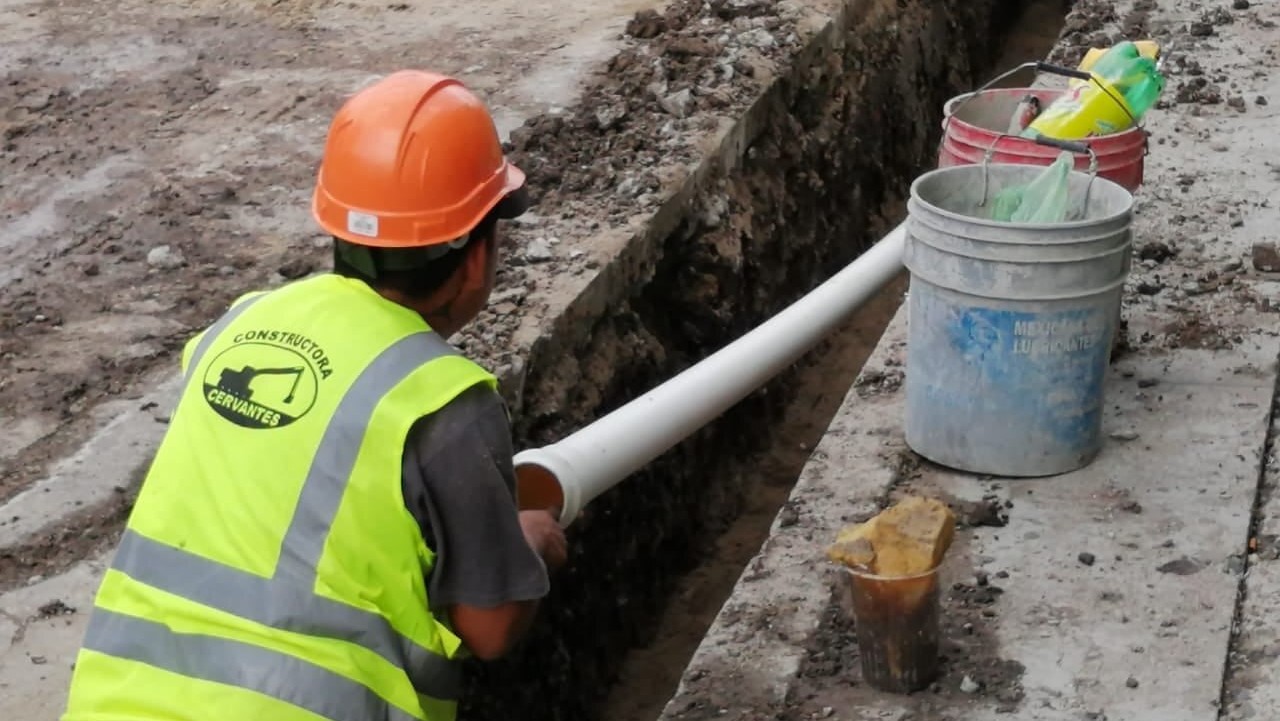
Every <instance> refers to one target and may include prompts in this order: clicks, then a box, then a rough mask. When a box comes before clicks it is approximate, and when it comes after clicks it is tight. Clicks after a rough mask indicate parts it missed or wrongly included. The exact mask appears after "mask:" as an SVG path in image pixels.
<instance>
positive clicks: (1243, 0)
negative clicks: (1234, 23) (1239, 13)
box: [1231, 0, 1249, 10]
mask: <svg viewBox="0 0 1280 721" xmlns="http://www.w3.org/2000/svg"><path fill="white" fill-rule="evenodd" d="M1231 9H1232V10H1248V9H1249V0H1232V2H1231Z"/></svg>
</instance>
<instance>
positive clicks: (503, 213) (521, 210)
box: [493, 161, 532, 220]
mask: <svg viewBox="0 0 1280 721" xmlns="http://www.w3.org/2000/svg"><path fill="white" fill-rule="evenodd" d="M507 187H508V188H511V191H509V192H508V193H507V195H504V196H503V197H502V200H499V201H498V205H495V206H494V207H493V213H494V215H497V216H498V218H499V219H500V220H511V219H512V218H520V216H521V215H524V214H525V213H526V211H527V210H529V207H530V206H531V205H532V200H531V198H530V197H529V187H527V186H525V172H524V170H521V169H520V168H516V166H515V165H512V164H511V163H509V161H508V163H507Z"/></svg>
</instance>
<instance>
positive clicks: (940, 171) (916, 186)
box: [910, 163, 1134, 230]
mask: <svg viewBox="0 0 1280 721" xmlns="http://www.w3.org/2000/svg"><path fill="white" fill-rule="evenodd" d="M1002 168H1003V169H1012V170H1013V172H1016V173H1027V172H1036V171H1043V170H1044V167H1041V166H1038V165H1028V164H1025V163H990V164H987V165H953V166H951V167H949V168H935V169H934V170H930V171H928V172H926V173H924V174H922V175H920V177H918V178H916V179H915V180H914V181H912V182H911V195H910V200H911V201H912V202H915V203H919V204H920V205H921V206H923V207H924V208H925V209H926V210H928V211H929V212H930V213H934V214H936V215H940V216H942V217H944V218H950V219H953V220H956V221H959V222H962V223H969V224H970V225H979V226H983V227H987V228H1004V229H1009V228H1017V229H1020V230H1055V229H1067V228H1088V227H1090V226H1094V225H1102V224H1104V223H1108V222H1112V221H1118V220H1121V219H1122V218H1124V217H1125V216H1132V214H1133V205H1134V195H1133V193H1131V192H1129V190H1128V189H1127V188H1125V187H1124V186H1123V185H1120V184H1119V183H1117V182H1115V181H1114V180H1109V179H1107V178H1103V177H1101V176H1093V177H1092V178H1090V175H1089V173H1082V172H1080V171H1078V170H1074V169H1073V170H1070V171H1068V173H1069V175H1072V176H1080V177H1082V178H1084V179H1085V180H1086V182H1091V183H1093V184H1094V189H1093V192H1097V191H1098V189H1099V188H1098V187H1097V184H1099V183H1100V184H1101V185H1102V188H1107V189H1114V190H1116V191H1119V192H1121V193H1123V194H1124V196H1125V198H1127V202H1125V203H1124V207H1123V208H1122V209H1121V210H1118V211H1116V212H1115V213H1112V214H1110V215H1106V216H1103V217H1100V218H1086V219H1084V220H1072V221H1064V222H1061V223H1007V222H1001V221H999V220H992V219H990V218H976V217H974V216H971V215H962V214H960V213H956V212H954V211H950V210H946V209H944V208H940V207H938V206H937V205H935V204H933V203H931V202H929V201H928V200H925V199H924V198H922V197H920V185H921V184H922V183H924V182H926V181H928V180H931V179H933V178H935V177H937V176H940V175H948V174H950V175H956V174H960V173H975V172H977V173H985V172H990V171H992V170H998V169H1002ZM1128 224H1129V223H1126V225H1128Z"/></svg>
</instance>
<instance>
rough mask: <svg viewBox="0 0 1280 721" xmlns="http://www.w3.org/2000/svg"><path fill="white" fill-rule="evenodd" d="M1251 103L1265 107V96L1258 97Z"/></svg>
mask: <svg viewBox="0 0 1280 721" xmlns="http://www.w3.org/2000/svg"><path fill="white" fill-rule="evenodd" d="M1253 102H1254V103H1255V104H1257V105H1263V106H1265V105H1266V104H1267V96H1265V95H1259V96H1258V97H1256V98H1254V99H1253Z"/></svg>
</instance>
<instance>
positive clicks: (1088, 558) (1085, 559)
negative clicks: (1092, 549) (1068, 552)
mask: <svg viewBox="0 0 1280 721" xmlns="http://www.w3.org/2000/svg"><path fill="white" fill-rule="evenodd" d="M1076 560H1077V561H1079V562H1081V563H1083V564H1084V565H1086V566H1092V565H1093V562H1094V561H1096V560H1097V557H1096V556H1094V555H1093V554H1092V553H1089V552H1087V551H1085V552H1082V553H1081V554H1080V555H1078V556H1076Z"/></svg>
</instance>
